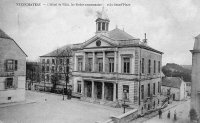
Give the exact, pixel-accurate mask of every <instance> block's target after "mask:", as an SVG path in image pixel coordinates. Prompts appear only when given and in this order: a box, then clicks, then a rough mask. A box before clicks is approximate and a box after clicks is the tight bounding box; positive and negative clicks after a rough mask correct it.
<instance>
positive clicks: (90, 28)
mask: <svg viewBox="0 0 200 123" xmlns="http://www.w3.org/2000/svg"><path fill="white" fill-rule="evenodd" d="M17 3H40V4H41V6H19V5H17ZM50 3H54V4H55V3H57V4H58V3H61V4H62V3H65V4H71V3H73V4H75V3H83V4H84V3H86V4H89V3H96V4H101V5H102V6H104V8H105V10H106V13H107V15H108V17H109V19H110V26H109V29H110V30H112V29H114V28H116V26H117V27H118V28H120V29H124V31H126V32H127V33H129V34H130V35H132V36H133V37H136V38H140V39H141V40H142V39H144V33H146V34H147V39H148V45H149V46H151V47H153V48H155V49H157V50H159V51H162V52H164V54H163V60H162V62H163V65H165V64H166V63H177V64H181V65H183V64H184V65H189V64H192V55H191V53H190V51H189V50H192V49H193V44H194V37H195V36H197V35H198V34H200V26H199V25H200V1H199V0H167V1H166V0H165V1H164V0H29V1H28V2H27V0H0V28H1V29H2V30H3V31H4V32H6V33H7V34H8V35H9V36H10V37H12V38H13V39H14V40H15V41H16V42H17V43H18V44H19V46H20V47H21V48H22V49H23V50H24V51H25V52H26V54H27V55H28V57H27V59H28V60H29V61H36V60H38V59H39V56H41V55H44V54H47V53H48V52H51V51H52V50H55V49H57V48H59V47H61V46H63V45H66V44H75V43H82V42H84V41H86V40H88V39H89V38H91V37H92V36H94V35H95V31H96V23H95V19H96V18H97V16H96V15H97V11H101V9H102V6H47V5H43V4H50ZM109 3H111V4H114V3H117V4H120V3H126V4H130V6H107V4H109Z"/></svg>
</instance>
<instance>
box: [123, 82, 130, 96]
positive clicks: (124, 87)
mask: <svg viewBox="0 0 200 123" xmlns="http://www.w3.org/2000/svg"><path fill="white" fill-rule="evenodd" d="M123 95H124V98H123V99H124V100H128V99H129V86H128V85H123Z"/></svg>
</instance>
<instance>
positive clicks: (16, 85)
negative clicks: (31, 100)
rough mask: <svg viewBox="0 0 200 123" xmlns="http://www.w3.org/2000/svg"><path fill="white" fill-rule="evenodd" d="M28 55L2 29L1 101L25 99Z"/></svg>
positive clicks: (0, 43)
mask: <svg viewBox="0 0 200 123" xmlns="http://www.w3.org/2000/svg"><path fill="white" fill-rule="evenodd" d="M26 57H27V55H26V54H25V53H24V51H23V50H22V49H21V48H20V47H19V45H18V44H17V43H16V42H15V41H14V40H13V39H12V38H11V37H9V36H8V35H7V34H5V33H4V32H3V31H2V30H1V29H0V103H9V102H18V101H23V100H25V79H26Z"/></svg>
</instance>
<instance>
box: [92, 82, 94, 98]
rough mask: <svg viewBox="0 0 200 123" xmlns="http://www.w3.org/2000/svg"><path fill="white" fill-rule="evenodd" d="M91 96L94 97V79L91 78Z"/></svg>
mask: <svg viewBox="0 0 200 123" xmlns="http://www.w3.org/2000/svg"><path fill="white" fill-rule="evenodd" d="M92 98H93V99H94V81H93V80H92Z"/></svg>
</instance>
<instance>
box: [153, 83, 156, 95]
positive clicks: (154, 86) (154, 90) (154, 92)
mask: <svg viewBox="0 0 200 123" xmlns="http://www.w3.org/2000/svg"><path fill="white" fill-rule="evenodd" d="M153 94H154V95H155V94H156V83H153Z"/></svg>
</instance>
